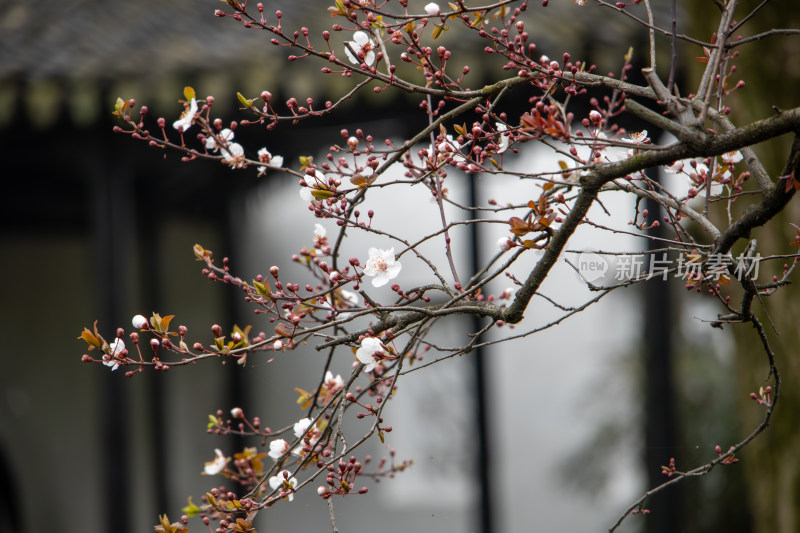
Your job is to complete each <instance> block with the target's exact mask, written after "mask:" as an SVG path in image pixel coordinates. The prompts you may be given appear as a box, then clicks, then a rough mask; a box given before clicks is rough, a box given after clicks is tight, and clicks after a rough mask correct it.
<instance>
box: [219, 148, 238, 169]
mask: <svg viewBox="0 0 800 533" xmlns="http://www.w3.org/2000/svg"><path fill="white" fill-rule="evenodd" d="M220 152H221V153H222V157H223V159H225V163H227V164H228V165H230V166H231V168H242V167H243V166H244V148H242V145H241V144H239V143H230V144H229V145H228V147H227V148H221V149H220Z"/></svg>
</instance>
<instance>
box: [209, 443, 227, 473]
mask: <svg viewBox="0 0 800 533" xmlns="http://www.w3.org/2000/svg"><path fill="white" fill-rule="evenodd" d="M214 453H215V454H217V456H216V457H215V458H214V460H213V461H208V462H207V463H206V465H205V468H204V469H203V472H205V473H206V475H208V476H215V475H217V474H219V473H220V472H222V470H223V469H224V468H225V465H226V464H227V463H228V458H227V457H225V454H224V453H222V450H220V449H219V448H217V449H215V450H214Z"/></svg>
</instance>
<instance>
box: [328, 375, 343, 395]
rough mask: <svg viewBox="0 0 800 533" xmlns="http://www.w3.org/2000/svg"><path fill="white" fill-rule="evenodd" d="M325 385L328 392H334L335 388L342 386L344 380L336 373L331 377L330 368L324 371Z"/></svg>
mask: <svg viewBox="0 0 800 533" xmlns="http://www.w3.org/2000/svg"><path fill="white" fill-rule="evenodd" d="M325 386H326V387H328V392H332V393H333V392H336V391H337V390H339V389H341V388H342V387H344V380H343V379H342V376H341V375H339V374H336V377H333V372H331V371H330V370H326V371H325Z"/></svg>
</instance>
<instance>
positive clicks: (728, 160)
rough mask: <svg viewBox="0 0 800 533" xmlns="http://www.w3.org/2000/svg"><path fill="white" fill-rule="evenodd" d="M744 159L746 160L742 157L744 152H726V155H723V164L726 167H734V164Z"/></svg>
mask: <svg viewBox="0 0 800 533" xmlns="http://www.w3.org/2000/svg"><path fill="white" fill-rule="evenodd" d="M742 159H744V157H742V152H740V151H739V150H735V151H733V152H725V153H724V154H722V162H723V163H725V164H726V165H733V164H734V163H738V162H739V161H741V160H742Z"/></svg>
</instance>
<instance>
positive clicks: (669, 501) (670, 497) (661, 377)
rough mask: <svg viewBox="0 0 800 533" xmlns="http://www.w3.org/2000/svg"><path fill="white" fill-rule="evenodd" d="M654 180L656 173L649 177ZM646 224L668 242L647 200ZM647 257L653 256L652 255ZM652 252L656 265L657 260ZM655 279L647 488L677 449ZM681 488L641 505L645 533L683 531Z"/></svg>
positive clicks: (664, 301)
mask: <svg viewBox="0 0 800 533" xmlns="http://www.w3.org/2000/svg"><path fill="white" fill-rule="evenodd" d="M648 174H650V175H651V179H654V180H657V175H656V171H651V172H648ZM646 208H647V210H648V212H649V217H650V218H649V220H651V221H652V220H660V222H661V224H660V225H659V226H658V227H656V228H653V229H650V230H649V231H648V234H649V235H652V236H654V237H662V238H663V237H667V235H666V231H665V229H664V228H665V226H666V225H665V224H664V221H663V219H662V216H663V214H662V211H661V207H660V206H659V205H658V203H657V202H655V201H653V200H648V201H647V202H646ZM663 247H664V245H663V243H661V242H658V241H653V240H648V251H652V250H654V249H657V248H663ZM651 257H653V256H652V255H651ZM661 258H662V256H661V252H656V256H655V260H656V261H658V260H659V259H661ZM655 274H656V275H655V277H654V278H653V279H651V280H649V281H647V282H646V283H645V284H644V302H643V305H644V317H645V323H644V338H645V340H644V357H645V379H644V395H645V413H644V416H645V420H644V425H645V449H644V462H645V468H646V472H647V484H648V488H652V487H655V486H656V485H659V484H661V483H664V482H665V481H667V478H666V477H665V476H664V475H663V474H662V473H661V466H662V465H665V466H666V465H668V464H669V460H670V457H674V456H675V454H676V451H677V447H678V444H679V437H678V427H677V423H676V417H675V386H674V379H673V361H672V328H671V319H672V316H671V314H672V304H671V298H670V291H669V285H670V280H663V279H662V278H661V277H659V275H658V273H655ZM679 491H680V485H678V486H677V487H671V488H670V489H667V490H666V491H664V492H662V493H659V494H657V495H656V496H654V497H653V498H652V499H651V500H650V501H648V502H647V503H646V507H647V508H648V509H649V510H650V512H651V514H650V517H649V519H648V520H647V531H648V533H672V532H675V531H681V529H682V509H681V501H680V492H679Z"/></svg>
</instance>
